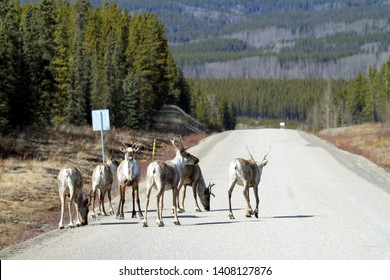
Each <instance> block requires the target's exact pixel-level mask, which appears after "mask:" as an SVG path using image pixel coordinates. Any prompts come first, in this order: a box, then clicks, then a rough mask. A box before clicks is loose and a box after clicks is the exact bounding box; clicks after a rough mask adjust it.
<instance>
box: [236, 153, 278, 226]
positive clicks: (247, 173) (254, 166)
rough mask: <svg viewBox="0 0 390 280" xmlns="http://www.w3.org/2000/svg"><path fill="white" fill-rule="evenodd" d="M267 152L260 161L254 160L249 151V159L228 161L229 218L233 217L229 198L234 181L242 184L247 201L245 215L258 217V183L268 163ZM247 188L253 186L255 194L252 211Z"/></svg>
mask: <svg viewBox="0 0 390 280" xmlns="http://www.w3.org/2000/svg"><path fill="white" fill-rule="evenodd" d="M270 151H271V150H270ZM270 151H269V152H270ZM248 152H249V150H248ZM269 152H268V153H267V154H266V155H265V156H264V158H263V160H262V161H261V162H258V161H256V160H255V159H254V158H253V156H252V155H251V153H250V152H249V155H250V157H251V158H250V159H242V158H235V159H233V160H232V161H231V162H230V166H229V177H230V184H229V191H228V196H229V218H230V219H234V216H233V212H232V202H231V198H232V192H233V189H234V186H235V185H236V183H237V184H239V185H241V186H244V197H245V200H246V203H247V208H246V214H245V216H246V217H251V216H252V215H255V217H256V218H258V217H259V184H260V179H261V174H262V171H263V167H264V166H266V165H267V163H268V160H267V159H266V157H267V155H268V154H269ZM249 188H253V191H254V194H255V199H256V208H255V210H254V211H253V210H252V207H251V205H250V201H249Z"/></svg>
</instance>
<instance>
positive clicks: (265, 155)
mask: <svg viewBox="0 0 390 280" xmlns="http://www.w3.org/2000/svg"><path fill="white" fill-rule="evenodd" d="M270 152H271V146H269V151H268V153H267V154H266V155H265V156H264V157H263V160H265V159H266V158H267V156H268V154H269V153H270Z"/></svg>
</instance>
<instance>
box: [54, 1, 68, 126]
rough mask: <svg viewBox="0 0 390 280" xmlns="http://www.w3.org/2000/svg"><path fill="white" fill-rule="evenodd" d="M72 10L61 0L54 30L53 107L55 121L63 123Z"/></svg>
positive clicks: (66, 95) (66, 97) (66, 102)
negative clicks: (54, 88) (54, 89)
mask: <svg viewBox="0 0 390 280" xmlns="http://www.w3.org/2000/svg"><path fill="white" fill-rule="evenodd" d="M70 18H71V10H70V8H69V4H68V2H67V1H66V0H60V2H59V4H58V13H57V19H56V21H57V25H56V30H55V32H54V43H55V57H54V59H53V67H54V73H55V81H56V84H57V90H56V92H55V95H54V102H53V108H52V115H53V119H52V122H53V123H63V122H64V121H65V119H66V107H67V105H68V100H69V96H68V90H69V84H70V80H69V76H70V65H69V57H70V54H71V38H72V34H71V33H72V29H71V26H70V25H69V19H70Z"/></svg>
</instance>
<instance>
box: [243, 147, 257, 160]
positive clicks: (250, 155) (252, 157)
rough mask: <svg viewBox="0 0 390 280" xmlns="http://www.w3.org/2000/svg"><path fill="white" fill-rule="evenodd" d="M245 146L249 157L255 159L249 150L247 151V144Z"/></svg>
mask: <svg viewBox="0 0 390 280" xmlns="http://www.w3.org/2000/svg"><path fill="white" fill-rule="evenodd" d="M245 147H246V150H247V151H248V153H249V156H250V157H251V159H252V160H255V159H254V158H253V156H252V154H251V152H250V151H249V149H248V146H245Z"/></svg>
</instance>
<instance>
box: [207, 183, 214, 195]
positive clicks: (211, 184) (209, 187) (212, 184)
mask: <svg viewBox="0 0 390 280" xmlns="http://www.w3.org/2000/svg"><path fill="white" fill-rule="evenodd" d="M213 186H215V184H214V183H211V182H209V186H208V189H209V193H210V194H211V195H212V196H213V197H215V195H214V194H213V193H212V192H211V188H212V187H213Z"/></svg>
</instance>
